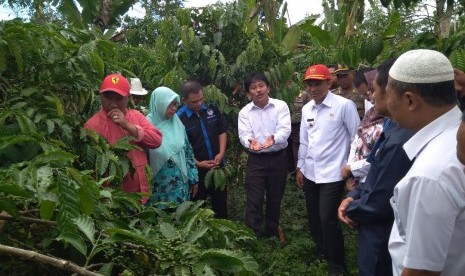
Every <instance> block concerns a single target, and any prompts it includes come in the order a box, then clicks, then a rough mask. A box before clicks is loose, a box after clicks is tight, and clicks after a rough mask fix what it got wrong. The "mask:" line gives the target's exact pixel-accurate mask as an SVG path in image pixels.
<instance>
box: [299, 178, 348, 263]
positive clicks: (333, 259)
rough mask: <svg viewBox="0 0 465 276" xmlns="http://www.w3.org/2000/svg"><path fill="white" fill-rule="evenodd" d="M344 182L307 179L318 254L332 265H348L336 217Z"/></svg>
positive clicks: (308, 201) (310, 223) (307, 201)
mask: <svg viewBox="0 0 465 276" xmlns="http://www.w3.org/2000/svg"><path fill="white" fill-rule="evenodd" d="M343 189H344V182H343V181H338V182H333V183H324V184H316V183H315V182H313V181H311V180H308V179H306V178H304V187H303V190H304V192H305V201H306V205H307V215H308V224H309V228H310V232H311V234H312V238H313V241H314V242H315V244H316V246H317V254H318V255H322V254H324V255H326V259H327V261H328V265H329V266H333V265H335V266H341V267H345V253H344V238H343V236H342V229H341V225H340V224H339V220H338V217H337V208H338V207H339V204H340V203H341V197H342V193H343Z"/></svg>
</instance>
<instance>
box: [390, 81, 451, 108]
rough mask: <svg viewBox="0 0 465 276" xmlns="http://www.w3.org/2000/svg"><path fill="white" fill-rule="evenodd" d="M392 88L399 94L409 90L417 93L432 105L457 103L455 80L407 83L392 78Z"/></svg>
mask: <svg viewBox="0 0 465 276" xmlns="http://www.w3.org/2000/svg"><path fill="white" fill-rule="evenodd" d="M391 85H392V88H393V89H394V91H395V93H396V94H397V95H398V96H401V95H402V94H404V93H405V92H407V91H410V92H413V93H416V94H418V95H420V97H422V98H423V100H425V102H426V103H427V104H429V105H431V106H436V107H440V106H446V105H450V104H456V103H457V92H456V91H455V86H454V80H448V81H442V82H435V83H407V82H402V81H398V80H395V79H392V81H391Z"/></svg>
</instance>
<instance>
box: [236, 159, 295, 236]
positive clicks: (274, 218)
mask: <svg viewBox="0 0 465 276" xmlns="http://www.w3.org/2000/svg"><path fill="white" fill-rule="evenodd" d="M286 179H287V166H286V151H285V150H280V151H278V152H275V153H264V154H257V153H249V158H248V161H247V168H246V176H245V190H246V195H247V202H246V207H245V223H246V224H247V226H249V227H250V228H252V230H253V231H254V232H255V234H256V235H258V234H259V233H260V232H261V229H262V224H263V217H264V220H265V234H266V235H269V236H278V225H279V214H280V210H281V199H282V198H283V194H284V188H285V186H286ZM265 196H266V210H265V216H263V203H264V200H265Z"/></svg>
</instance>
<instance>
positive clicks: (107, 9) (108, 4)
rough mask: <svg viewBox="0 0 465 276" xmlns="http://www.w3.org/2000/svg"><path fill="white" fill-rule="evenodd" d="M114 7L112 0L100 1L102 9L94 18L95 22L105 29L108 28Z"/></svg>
mask: <svg viewBox="0 0 465 276" xmlns="http://www.w3.org/2000/svg"><path fill="white" fill-rule="evenodd" d="M112 9H113V1H112V0H102V2H101V3H100V10H99V14H98V15H97V17H96V18H95V19H94V24H95V25H96V26H97V27H98V28H100V29H101V30H102V32H103V31H105V29H107V28H108V23H109V22H110V19H111V12H112Z"/></svg>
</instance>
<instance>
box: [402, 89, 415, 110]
mask: <svg viewBox="0 0 465 276" xmlns="http://www.w3.org/2000/svg"><path fill="white" fill-rule="evenodd" d="M403 98H404V99H405V102H406V104H407V106H408V109H409V110H415V109H417V108H418V104H419V95H418V94H415V93H412V92H405V93H404V95H403Z"/></svg>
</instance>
